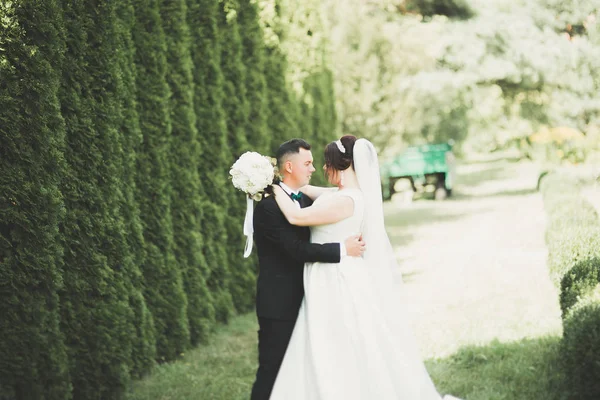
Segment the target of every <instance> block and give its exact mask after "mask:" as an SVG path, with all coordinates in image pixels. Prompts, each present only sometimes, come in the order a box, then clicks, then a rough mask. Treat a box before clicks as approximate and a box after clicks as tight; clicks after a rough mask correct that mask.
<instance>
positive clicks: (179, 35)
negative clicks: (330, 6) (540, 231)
mask: <svg viewBox="0 0 600 400" xmlns="http://www.w3.org/2000/svg"><path fill="white" fill-rule="evenodd" d="M261 7H265V9H262V8H261ZM320 10H321V9H320V4H319V2H318V1H317V0H310V1H307V2H302V3H298V2H292V1H290V0H267V1H262V2H256V1H252V0H122V1H118V2H97V1H91V0H48V1H43V2H40V1H32V0H22V1H18V2H0V20H2V38H1V40H2V45H1V46H0V74H1V76H2V82H1V84H0V142H1V143H2V146H0V168H1V169H0V314H2V318H1V319H0V398H2V397H7V398H11V399H12V398H14V399H17V400H22V399H27V400H35V399H51V400H64V399H71V398H72V399H74V400H80V399H81V400H94V399H98V400H100V399H102V400H105V399H107V400H108V399H120V398H122V397H123V393H124V392H125V390H126V388H127V386H128V385H129V382H130V380H131V378H132V377H133V378H136V377H141V376H143V375H145V374H147V373H148V372H149V371H151V369H152V368H153V366H154V365H155V364H156V362H157V361H158V362H163V361H169V360H173V359H176V358H178V357H179V356H180V354H181V353H183V352H184V351H186V350H187V349H189V348H190V347H191V346H194V345H196V344H198V343H201V342H205V341H206V340H207V339H208V338H209V336H210V334H211V332H212V331H213V329H214V328H215V324H217V323H218V322H226V321H227V320H228V319H229V318H230V317H231V316H232V315H233V314H235V313H236V312H244V311H247V310H250V309H252V307H253V306H254V288H255V277H256V267H257V265H256V264H257V263H256V254H254V255H253V257H251V258H249V259H243V258H242V253H243V248H244V242H245V237H244V236H243V235H242V223H243V217H244V212H245V199H244V196H243V194H242V193H240V192H239V191H237V190H235V189H234V188H233V186H232V185H231V183H230V181H229V180H228V173H229V167H230V166H231V165H232V163H233V162H234V161H235V159H236V158H237V157H238V156H239V155H241V154H242V153H243V152H245V151H248V150H256V151H260V152H263V153H267V154H268V153H271V154H272V153H273V152H274V150H275V148H276V147H277V146H278V145H279V144H280V143H281V142H283V141H284V140H287V139H289V138H292V137H303V138H305V139H307V140H308V141H309V142H311V143H312V144H313V145H314V149H315V151H314V154H315V159H316V162H317V163H318V162H319V160H321V157H322V151H321V149H322V148H323V146H324V145H325V144H326V143H327V142H328V141H330V140H332V139H333V138H334V131H335V112H334V96H333V84H332V82H333V77H332V75H331V72H330V68H329V65H327V62H328V61H327V57H326V56H325V55H326V53H327V43H326V42H325V41H324V40H323V38H324V37H326V35H324V34H323V31H324V30H325V29H326V27H324V26H322V22H321V21H323V18H322V17H323V16H322V15H321V14H320V13H321V11H320ZM316 181H317V182H319V181H320V182H323V177H319V176H318V175H317V179H316Z"/></svg>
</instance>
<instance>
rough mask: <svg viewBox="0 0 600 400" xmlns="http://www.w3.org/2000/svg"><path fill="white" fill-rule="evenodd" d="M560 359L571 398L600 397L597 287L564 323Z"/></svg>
mask: <svg viewBox="0 0 600 400" xmlns="http://www.w3.org/2000/svg"><path fill="white" fill-rule="evenodd" d="M563 332H564V333H563V342H562V359H563V361H564V365H565V370H566V371H567V379H568V384H569V387H570V389H571V391H572V394H573V397H572V398H574V399H578V400H596V399H598V398H600V379H598V377H599V376H600V362H599V361H600V286H597V287H596V288H595V290H593V291H592V292H591V293H589V294H588V295H587V296H585V297H584V298H583V299H582V300H581V301H580V302H579V303H577V304H576V305H575V306H574V307H573V308H572V309H571V310H570V311H569V313H568V314H567V316H566V318H565V319H564V321H563Z"/></svg>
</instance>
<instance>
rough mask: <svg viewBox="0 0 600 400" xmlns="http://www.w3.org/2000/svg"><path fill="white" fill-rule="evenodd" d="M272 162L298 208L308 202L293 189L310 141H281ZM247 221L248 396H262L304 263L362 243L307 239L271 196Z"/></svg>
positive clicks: (308, 163)
mask: <svg viewBox="0 0 600 400" xmlns="http://www.w3.org/2000/svg"><path fill="white" fill-rule="evenodd" d="M277 165H278V167H279V171H280V173H281V175H282V176H283V181H282V182H281V183H280V184H279V185H280V186H281V187H282V188H283V190H284V191H285V192H286V193H287V194H288V195H289V196H290V197H291V198H292V200H294V202H295V203H296V204H298V207H308V206H310V205H311V204H312V200H311V199H310V198H308V197H307V196H302V193H301V192H299V189H300V188H301V187H303V186H305V185H307V184H308V182H309V181H310V177H311V175H312V173H313V172H315V168H314V166H313V157H312V153H311V151H310V145H309V144H308V143H307V142H306V141H304V140H302V139H292V140H290V141H287V142H285V143H283V144H282V145H281V146H280V147H279V149H278V150H277ZM253 223H254V241H255V243H256V247H257V250H258V265H259V275H258V281H257V293H256V314H257V316H258V325H259V327H260V329H259V331H258V361H259V367H258V371H257V373H256V380H255V381H254V386H253V387H252V397H251V400H268V399H269V396H270V395H271V390H272V389H273V385H274V383H275V378H276V377H277V373H278V371H279V367H280V366H281V362H282V361H283V356H284V355H285V351H286V348H287V346H288V343H289V341H290V337H291V336H292V331H293V330H294V325H295V323H296V318H297V316H298V311H299V310H300V304H301V303H302V298H303V297H304V283H303V275H304V263H305V262H325V263H338V262H340V259H341V258H342V257H343V256H344V255H349V256H353V257H358V256H360V255H361V254H362V252H363V251H364V242H363V241H362V240H360V238H359V236H351V237H349V238H348V239H346V241H345V243H326V244H316V243H310V229H309V228H308V227H301V226H294V225H290V223H289V222H287V220H286V219H285V217H284V215H283V213H282V212H281V210H280V209H279V206H278V205H277V202H276V201H275V198H274V197H273V196H269V197H265V198H264V199H263V200H262V201H261V202H260V203H258V205H257V206H256V209H255V210H254V221H253Z"/></svg>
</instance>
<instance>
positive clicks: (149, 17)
mask: <svg viewBox="0 0 600 400" xmlns="http://www.w3.org/2000/svg"><path fill="white" fill-rule="evenodd" d="M133 4H134V9H135V20H136V23H135V29H134V30H133V38H134V43H135V46H136V51H135V64H136V71H137V74H136V77H137V80H136V82H137V100H138V115H139V120H140V127H141V130H142V135H143V143H142V145H141V146H140V147H139V149H138V154H137V174H136V184H137V191H138V203H139V205H140V210H141V217H142V224H143V227H144V239H145V242H146V250H147V253H146V259H145V261H144V264H143V265H142V273H143V275H144V280H145V286H146V287H145V289H146V290H145V293H144V294H145V297H146V302H147V304H148V307H149V308H150V311H151V312H152V315H153V317H154V326H155V328H156V342H157V353H158V357H159V358H160V359H161V360H171V359H174V358H176V357H177V356H179V354H181V353H182V352H183V351H184V350H185V349H186V348H188V347H189V342H190V333H189V326H188V318H187V298H186V295H185V291H184V288H183V279H182V273H181V269H180V267H179V264H178V263H177V259H176V258H175V254H174V250H173V246H174V243H173V223H172V219H171V207H172V204H171V196H172V184H171V182H172V180H173V179H178V177H177V176H172V174H171V172H170V156H169V152H170V149H171V147H170V141H171V132H172V126H171V118H170V115H171V113H170V106H169V97H170V95H171V93H170V91H169V85H168V83H167V80H166V76H167V56H166V55H167V42H166V38H165V33H164V31H163V27H162V22H161V18H160V8H159V2H158V0H133Z"/></svg>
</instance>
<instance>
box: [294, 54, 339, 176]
mask: <svg viewBox="0 0 600 400" xmlns="http://www.w3.org/2000/svg"><path fill="white" fill-rule="evenodd" d="M326 68H327V67H326V66H325V65H323V66H322V70H321V71H318V72H314V73H313V74H312V75H311V76H309V77H308V78H307V79H306V81H305V82H304V87H305V90H306V94H305V101H304V102H303V104H302V109H303V114H304V115H306V116H309V118H306V119H304V121H305V122H306V123H307V124H306V131H307V132H310V133H309V134H310V137H311V144H312V145H313V146H314V149H313V152H312V153H313V155H314V159H315V160H314V163H315V165H317V166H319V165H323V164H324V162H325V160H324V153H323V149H324V148H325V146H326V145H327V143H329V142H331V141H332V140H335V139H336V136H335V128H336V114H335V98H334V95H333V75H332V73H331V72H330V71H329V70H327V69H326ZM307 100H308V101H307ZM315 177H316V179H315V180H314V181H313V184H324V183H325V179H324V175H323V174H316V176H315Z"/></svg>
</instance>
